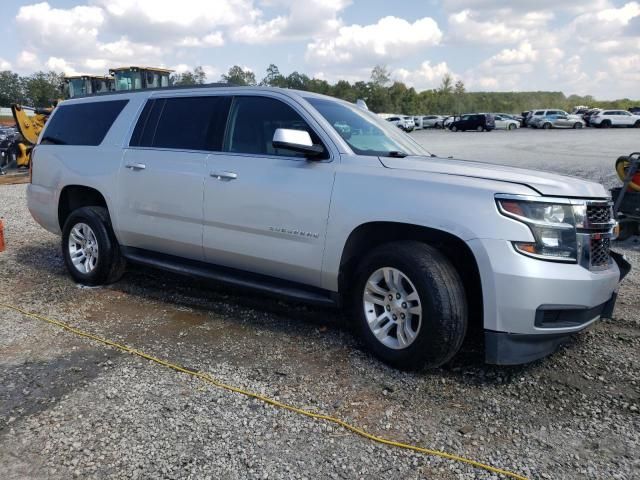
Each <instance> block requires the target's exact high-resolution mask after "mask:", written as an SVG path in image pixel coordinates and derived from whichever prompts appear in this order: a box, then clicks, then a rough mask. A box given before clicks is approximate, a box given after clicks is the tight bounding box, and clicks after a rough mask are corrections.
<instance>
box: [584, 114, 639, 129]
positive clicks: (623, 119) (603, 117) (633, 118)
mask: <svg viewBox="0 0 640 480" xmlns="http://www.w3.org/2000/svg"><path fill="white" fill-rule="evenodd" d="M589 125H593V126H594V127H602V128H609V127H635V128H640V115H634V114H633V113H631V112H628V111H626V110H600V111H599V112H596V113H594V114H593V115H592V116H591V117H589Z"/></svg>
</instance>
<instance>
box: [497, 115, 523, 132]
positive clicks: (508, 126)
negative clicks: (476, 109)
mask: <svg viewBox="0 0 640 480" xmlns="http://www.w3.org/2000/svg"><path fill="white" fill-rule="evenodd" d="M493 118H494V120H495V124H496V130H515V129H516V128H519V127H520V122H518V121H517V120H514V119H513V118H511V117H509V116H507V115H505V114H502V113H494V114H493Z"/></svg>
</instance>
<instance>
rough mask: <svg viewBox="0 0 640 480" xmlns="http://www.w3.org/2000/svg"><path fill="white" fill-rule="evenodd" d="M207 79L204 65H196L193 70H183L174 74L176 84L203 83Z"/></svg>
mask: <svg viewBox="0 0 640 480" xmlns="http://www.w3.org/2000/svg"><path fill="white" fill-rule="evenodd" d="M206 80H207V74H206V73H204V69H203V68H202V67H196V68H194V69H193V72H189V71H187V72H183V73H178V74H176V75H173V84H174V85H203V84H204V83H205V81H206Z"/></svg>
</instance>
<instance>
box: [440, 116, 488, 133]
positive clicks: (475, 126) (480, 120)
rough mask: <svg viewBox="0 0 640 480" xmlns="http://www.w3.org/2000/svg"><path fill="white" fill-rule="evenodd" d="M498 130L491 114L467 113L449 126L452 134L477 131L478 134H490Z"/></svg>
mask: <svg viewBox="0 0 640 480" xmlns="http://www.w3.org/2000/svg"><path fill="white" fill-rule="evenodd" d="M494 128H496V125H495V121H494V119H493V115H491V114H489V113H466V114H464V115H462V116H461V117H460V119H459V120H455V121H454V122H452V123H451V125H450V126H449V130H451V131H452V132H459V131H463V132H464V131H467V130H476V131H478V132H489V131H491V130H493V129H494Z"/></svg>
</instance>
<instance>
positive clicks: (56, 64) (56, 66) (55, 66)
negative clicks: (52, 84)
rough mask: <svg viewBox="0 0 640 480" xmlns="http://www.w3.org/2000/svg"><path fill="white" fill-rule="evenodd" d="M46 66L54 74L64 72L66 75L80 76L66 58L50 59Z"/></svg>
mask: <svg viewBox="0 0 640 480" xmlns="http://www.w3.org/2000/svg"><path fill="white" fill-rule="evenodd" d="M46 65H47V69H49V70H51V71H54V72H63V73H64V74H65V75H78V72H77V71H76V70H75V69H74V68H73V67H72V66H71V65H69V64H68V63H67V62H66V60H65V59H64V58H59V57H49V59H48V60H47V63H46Z"/></svg>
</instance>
